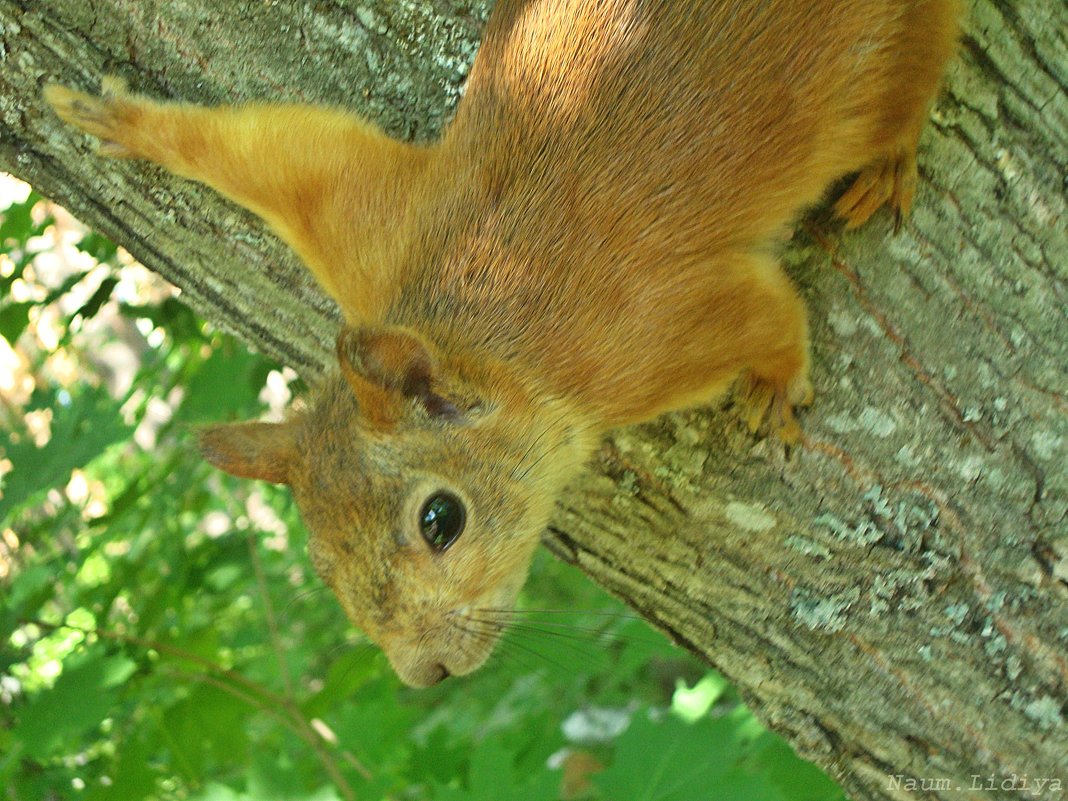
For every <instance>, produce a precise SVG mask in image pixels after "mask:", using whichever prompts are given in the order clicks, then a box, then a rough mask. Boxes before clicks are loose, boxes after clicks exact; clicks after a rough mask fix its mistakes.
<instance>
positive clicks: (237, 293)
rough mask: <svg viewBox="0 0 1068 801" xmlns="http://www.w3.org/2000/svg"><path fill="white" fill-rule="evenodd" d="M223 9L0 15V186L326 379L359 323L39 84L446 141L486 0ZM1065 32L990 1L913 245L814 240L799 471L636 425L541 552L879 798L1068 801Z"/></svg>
mask: <svg viewBox="0 0 1068 801" xmlns="http://www.w3.org/2000/svg"><path fill="white" fill-rule="evenodd" d="M218 9H219V10H216V6H214V5H212V4H208V3H204V2H203V0H171V2H167V3H165V4H164V3H153V2H143V1H141V0H139V2H133V1H132V0H98V1H97V2H92V3H88V2H87V3H69V2H64V1H63V0H37V1H36V2H32V1H30V0H24V1H23V2H12V0H0V115H2V123H3V128H2V130H0V167H3V168H4V169H6V170H8V171H10V172H12V173H13V174H15V175H17V176H19V177H21V178H23V179H24V180H27V181H29V182H30V183H31V184H32V185H34V186H35V187H36V188H37V189H38V190H40V191H41V192H43V193H44V194H46V195H48V196H50V197H51V198H53V199H54V200H56V201H57V202H59V203H61V204H62V205H64V206H65V207H67V208H68V209H70V210H71V211H72V212H73V213H75V214H77V215H78V216H79V217H81V218H82V219H83V220H84V221H85V222H86V223H88V224H90V225H91V226H93V227H95V228H97V229H99V230H101V231H103V232H104V233H105V234H107V235H108V236H110V237H112V238H113V239H114V240H115V241H117V242H119V243H120V244H122V245H123V246H125V247H126V248H127V249H128V250H129V251H130V252H131V253H133V255H134V256H135V257H137V258H138V259H140V260H141V261H142V262H143V263H144V264H146V265H147V266H149V267H151V268H153V269H155V270H157V271H158V272H160V273H161V274H162V275H164V276H165V277H166V278H168V279H169V280H170V281H172V282H173V283H175V284H177V285H178V286H179V287H181V289H182V292H183V297H184V298H185V300H187V301H188V302H189V303H190V304H191V305H192V306H193V307H195V308H196V309H197V310H198V311H199V312H201V313H202V314H204V315H205V316H206V317H208V318H209V319H211V320H212V321H214V322H216V323H217V324H219V325H221V326H223V327H225V328H228V329H230V330H232V331H234V332H236V333H237V334H238V335H239V336H241V337H242V338H243V339H244V340H246V341H247V342H248V343H249V344H251V345H253V346H254V347H256V348H258V349H260V350H261V351H264V352H266V353H268V354H270V355H271V356H273V357H275V358H278V359H280V360H282V361H283V362H285V363H287V364H290V365H292V366H293V367H295V368H296V369H297V370H298V371H299V372H300V373H302V374H303V375H304V376H305V377H308V378H312V379H314V377H315V376H316V375H318V374H320V373H321V372H322V371H323V370H325V369H328V366H329V364H330V362H331V352H332V338H333V336H334V334H335V331H336V326H337V321H338V319H339V317H338V313H337V310H336V309H335V308H334V306H333V305H332V304H331V303H330V302H329V301H328V300H327V299H325V298H324V296H323V295H322V293H321V292H319V290H318V289H317V288H316V287H315V285H314V284H313V282H312V280H311V278H310V277H309V276H308V275H307V274H306V272H305V271H304V270H303V269H302V268H301V267H300V265H299V264H298V263H297V261H296V259H295V258H294V257H293V256H292V255H291V254H290V253H289V252H288V251H287V250H286V249H285V248H284V247H283V246H282V245H281V244H280V243H279V242H278V241H277V240H275V239H274V238H273V237H272V236H271V235H270V234H269V233H267V232H266V230H265V228H264V227H263V226H262V225H261V224H260V223H259V222H258V221H257V220H255V219H254V218H252V217H251V215H249V214H248V213H246V212H244V211H243V210H240V209H237V208H236V207H234V206H232V205H231V204H229V203H227V202H225V201H223V200H222V199H220V198H219V197H217V196H215V195H214V194H213V193H211V192H210V191H208V190H206V189H203V188H201V187H199V186H196V185H193V184H191V183H189V182H185V181H182V180H179V179H176V178H174V177H172V176H170V175H168V174H165V173H164V172H162V171H161V170H159V169H157V168H155V167H153V166H150V165H145V164H141V163H128V162H115V161H109V160H105V159H101V158H98V157H97V156H95V154H94V152H93V148H92V146H91V144H90V143H89V142H88V140H87V139H86V138H85V137H82V136H80V135H78V134H75V133H74V132H73V131H71V130H70V129H67V128H64V127H63V126H62V125H61V124H60V123H59V121H58V120H57V119H56V118H55V117H54V116H53V115H52V114H51V112H50V111H49V110H48V109H46V108H45V107H44V106H43V105H42V103H41V101H40V99H39V98H40V90H41V88H42V86H43V84H44V83H45V82H47V81H50V80H58V81H62V82H64V83H67V84H70V85H73V86H76V87H79V88H85V89H93V90H95V89H96V88H97V87H98V85H99V79H100V76H101V75H103V74H106V73H118V74H120V75H123V76H125V77H127V78H128V79H129V81H130V84H131V86H132V87H133V88H135V89H136V90H137V91H140V92H143V93H146V94H149V95H152V96H155V97H161V98H181V99H185V100H190V101H195V102H201V103H216V102H231V101H236V100H244V99H274V100H294V101H309V102H324V103H333V104H338V105H343V106H348V107H351V108H354V109H356V110H358V111H359V112H361V113H363V114H365V115H366V116H368V117H370V118H372V119H374V120H376V121H378V122H379V123H381V124H383V125H384V126H385V127H386V128H387V130H389V131H391V132H392V133H395V134H397V135H400V136H403V137H406V138H411V139H420V140H426V139H430V138H432V137H433V136H435V135H436V134H437V132H438V131H439V129H440V128H441V126H442V124H443V121H444V120H445V119H447V117H448V115H449V113H450V110H451V108H452V107H453V105H454V104H455V102H456V100H457V99H458V97H459V96H460V94H461V91H462V90H461V86H462V80H463V77H464V75H465V73H466V70H467V66H468V64H469V63H470V60H471V58H472V57H473V55H474V50H475V47H476V43H477V37H478V33H479V31H480V28H481V24H482V22H483V20H484V19H485V15H486V13H487V8H486V3H484V2H483V1H482V0H422V1H420V0H365V1H364V2H362V3H356V2H348V1H347V0H332V2H326V3H316V4H303V3H301V4H295V3H294V4H289V3H262V2H255V3H253V2H247V3H240V4H232V5H227V6H225V7H222V6H220V7H218ZM1065 31H1068V4H1065V3H1063V2H1060V1H1059V0H1055V1H1053V2H1051V0H1017V1H1016V2H1010V0H979V1H978V2H977V3H976V4H975V5H974V7H972V8H971V9H970V10H969V15H968V19H967V21H966V23H965V32H964V35H963V38H962V46H961V55H960V58H959V59H958V61H957V62H956V63H954V64H953V66H952V68H951V70H950V73H949V76H948V79H947V86H946V89H945V91H944V92H943V94H942V96H941V97H940V99H939V100H938V102H937V104H936V107H935V109H934V110H933V112H932V122H931V124H930V125H929V127H928V129H927V131H926V132H925V134H924V138H923V141H922V146H921V154H920V170H921V184H922V185H921V189H920V193H919V198H918V202H917V207H916V208H915V210H914V212H913V214H912V217H911V218H910V220H909V221H908V222H907V223H906V225H905V226H904V228H903V229H902V231H901V232H900V233H899V234H897V235H896V236H895V235H892V233H891V223H890V220H889V216H888V215H886V214H885V213H880V214H879V215H878V216H877V217H876V218H875V219H874V220H873V221H872V222H870V223H869V224H868V225H867V226H866V227H865V228H863V229H861V230H860V231H858V232H854V233H846V234H843V233H842V232H841V231H840V229H839V228H838V227H836V226H835V225H834V224H832V223H830V222H829V221H828V217H827V215H826V213H821V212H815V213H813V214H811V215H809V216H808V217H806V218H805V219H804V220H802V221H801V222H800V223H799V227H798V230H797V233H796V234H795V236H794V237H793V240H792V242H791V243H790V245H789V247H788V248H787V250H786V254H785V259H786V261H787V263H788V264H789V265H790V269H791V274H792V275H793V276H794V277H795V279H796V280H797V282H798V283H799V285H800V286H801V287H802V291H803V293H804V294H805V296H806V298H807V300H808V303H809V308H810V311H811V320H812V340H813V351H814V366H813V379H814V383H815V386H816V391H817V401H816V405H815V406H813V407H812V409H811V410H809V411H807V412H805V413H804V415H803V418H802V424H803V426H804V429H805V437H804V441H803V443H802V444H801V445H800V446H798V447H796V448H794V449H793V451H792V452H791V453H789V454H786V453H785V452H784V450H783V448H782V447H781V446H779V445H776V444H775V443H773V442H769V441H759V440H756V439H754V438H753V437H751V436H750V435H749V434H748V433H747V432H746V431H745V430H744V427H743V426H742V425H741V424H740V423H739V422H738V420H737V419H736V416H735V414H734V412H733V410H732V409H731V408H730V404H729V401H724V403H723V404H721V407H722V408H719V409H706V410H699V411H694V412H690V413H686V414H677V415H672V416H668V417H664V418H662V419H659V420H657V421H655V422H653V423H651V424H649V425H645V426H641V427H638V428H633V429H627V430H622V431H619V432H618V433H617V434H616V435H615V436H614V437H612V438H611V440H609V441H607V442H606V443H605V444H604V446H603V448H602V449H601V451H600V454H599V456H598V458H597V459H596V460H595V462H594V463H593V464H592V465H591V469H590V470H589V471H588V472H587V473H586V475H585V476H584V477H583V478H582V480H580V481H579V482H578V483H577V485H576V486H575V487H574V488H573V489H572V490H571V491H570V492H568V494H567V496H566V497H565V498H564V499H563V500H562V502H561V503H560V505H559V510H558V513H557V514H556V517H555V520H554V522H553V524H552V526H551V528H550V530H549V532H547V535H546V544H547V545H548V546H549V547H550V548H551V549H552V550H553V551H554V552H555V553H557V554H558V555H560V556H562V557H563V558H565V559H568V560H571V561H573V562H575V563H577V564H578V565H580V566H581V567H582V568H583V569H584V570H585V571H586V572H588V573H589V574H590V575H591V576H592V577H593V578H594V579H595V580H596V581H598V582H599V583H601V584H602V585H604V586H605V587H607V588H608V589H610V590H611V591H612V592H614V593H616V594H617V595H619V596H620V597H622V598H624V599H625V600H626V601H627V602H628V603H630V604H631V605H632V606H633V607H634V608H635V609H637V610H639V611H640V612H641V614H643V615H644V616H645V617H647V618H648V619H649V620H650V621H652V622H653V623H654V624H656V625H658V626H660V627H661V628H663V629H664V630H666V631H668V632H670V633H671V635H672V636H674V637H675V639H676V640H677V641H678V642H680V643H682V644H683V645H685V646H686V647H687V648H689V649H691V650H692V651H694V652H695V653H697V654H699V655H701V656H702V657H704V658H705V659H707V660H708V662H709V663H711V664H713V665H715V666H716V667H718V668H719V669H720V670H722V671H723V672H724V673H725V674H726V675H727V676H729V677H730V678H731V679H732V680H733V681H734V682H735V683H736V684H737V685H738V686H739V687H740V688H741V690H742V693H743V695H744V696H745V699H746V701H747V702H748V703H749V704H750V705H751V706H752V708H753V709H754V711H756V713H757V714H758V715H760V716H761V717H762V718H763V719H764V720H765V721H766V722H767V723H768V724H770V725H771V726H772V727H774V728H775V729H777V730H778V731H779V732H781V733H783V734H784V735H785V736H786V737H787V738H788V739H790V740H791V742H792V743H793V744H794V746H795V747H796V748H797V749H798V751H799V752H800V753H801V754H802V755H804V756H805V757H808V758H810V759H813V760H815V761H816V762H817V763H819V764H820V765H822V766H823V767H824V768H826V769H827V770H828V771H830V772H831V773H832V774H833V775H835V776H836V777H837V778H838V779H839V780H840V781H841V782H842V783H843V785H844V786H845V787H846V789H847V791H848V792H849V793H850V794H851V795H852V796H853V797H854V798H856V799H904V798H929V799H950V798H953V799H958V798H966V799H976V800H977V801H978V800H979V799H982V801H990V799H995V798H1020V797H1048V798H1059V797H1068V722H1066V718H1068V469H1066V465H1068V370H1066V365H1068V333H1066V332H1068V313H1066V309H1068V305H1066V300H1068V202H1066V194H1068V52H1066V43H1065ZM709 748H710V749H713V748H715V744H714V743H709ZM1014 777H1015V779H1016V784H1015V786H1014V787H1011V786H1010V784H1009V782H1011V780H1012V779H1013V778H1014ZM1024 777H1026V781H1027V782H1028V783H1029V784H1026V785H1024V784H1021V781H1022V780H1023V779H1024ZM1043 779H1045V780H1047V781H1049V782H1053V781H1059V782H1061V783H1062V787H1063V788H1064V789H1062V790H1061V791H1060V793H1059V794H1058V793H1057V791H1056V790H1055V789H1053V785H1052V784H1046V785H1042V786H1036V784H1035V782H1036V781H1041V780H1043ZM910 780H915V781H916V782H917V784H916V785H910V784H909V781H910ZM921 780H926V781H925V783H924V784H923V785H920V784H919V782H920V781H921ZM992 785H994V786H993V787H992ZM913 786H914V787H915V788H916V789H913V790H909V789H907V788H909V787H913ZM921 787H922V788H923V789H920V788H921ZM1029 794H1030V795H1029Z"/></svg>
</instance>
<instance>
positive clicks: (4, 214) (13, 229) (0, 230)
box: [0, 192, 42, 252]
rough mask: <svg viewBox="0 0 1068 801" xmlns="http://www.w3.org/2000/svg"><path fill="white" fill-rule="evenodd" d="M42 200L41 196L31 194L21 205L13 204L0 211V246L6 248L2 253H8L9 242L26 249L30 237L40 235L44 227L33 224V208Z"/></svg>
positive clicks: (34, 193)
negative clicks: (11, 241) (12, 241)
mask: <svg viewBox="0 0 1068 801" xmlns="http://www.w3.org/2000/svg"><path fill="white" fill-rule="evenodd" d="M40 200H41V196H40V195H38V194H37V193H36V192H30V194H29V197H27V198H26V199H25V200H24V201H22V202H21V203H12V204H11V205H10V206H8V207H7V208H6V209H4V210H3V211H0V246H3V247H4V248H5V250H4V251H2V252H7V250H8V241H9V240H14V241H15V242H16V243H17V244H18V245H19V246H22V247H24V246H25V244H26V241H27V240H28V239H29V238H30V237H32V236H35V235H36V234H38V233H40V228H41V227H42V226H35V225H34V224H33V207H34V206H36V205H37V204H38V203H39V202H40Z"/></svg>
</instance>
